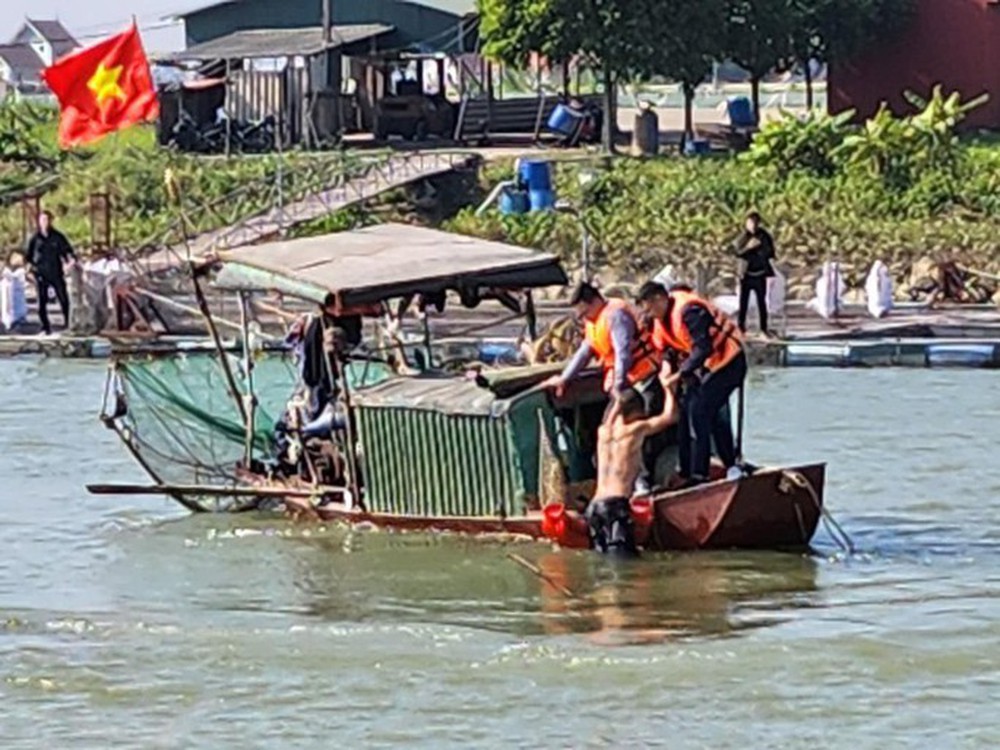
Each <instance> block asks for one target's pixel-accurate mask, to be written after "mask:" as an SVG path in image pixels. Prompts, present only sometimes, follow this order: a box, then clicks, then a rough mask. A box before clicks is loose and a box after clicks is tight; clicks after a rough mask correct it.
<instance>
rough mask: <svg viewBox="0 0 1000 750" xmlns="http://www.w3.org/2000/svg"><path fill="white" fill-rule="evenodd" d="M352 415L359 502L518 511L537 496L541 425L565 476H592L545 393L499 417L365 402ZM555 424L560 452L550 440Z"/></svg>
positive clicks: (450, 510) (400, 508)
mask: <svg viewBox="0 0 1000 750" xmlns="http://www.w3.org/2000/svg"><path fill="white" fill-rule="evenodd" d="M356 414H357V423H358V433H359V438H360V441H361V445H362V450H363V453H364V465H365V472H364V473H365V487H366V502H367V504H368V507H369V509H371V510H372V511H375V512H379V513H398V514H406V515H421V516H442V515H446V516H486V517H496V516H499V515H504V516H513V517H516V516H522V515H524V514H525V513H526V512H527V501H528V499H529V498H531V499H535V498H537V497H538V494H539V454H540V446H541V440H542V439H543V433H542V430H541V424H542V423H544V424H545V430H546V435H545V439H548V440H550V441H552V443H551V446H552V450H553V453H554V454H555V455H556V456H558V457H559V459H560V460H561V462H562V463H563V465H564V466H565V467H566V468H567V474H568V476H569V480H570V481H580V480H582V479H585V478H587V477H589V476H592V474H593V465H592V463H591V462H590V457H589V456H587V455H585V454H583V453H582V452H581V451H580V450H579V448H578V446H577V441H576V438H575V436H574V435H573V434H572V432H571V431H568V430H567V429H566V426H565V425H562V424H561V423H559V422H557V420H556V415H555V412H554V411H553V409H552V407H551V405H550V403H549V399H548V397H547V396H546V395H545V394H544V393H539V392H533V393H529V394H528V395H526V396H523V397H517V398H515V399H514V400H513V401H512V402H511V403H509V404H508V408H507V409H506V411H504V412H503V414H502V416H498V417H494V416H489V415H482V414H474V415H466V414H445V413H442V412H440V411H433V410H426V409H406V408H399V407H394V406H370V405H365V406H360V407H358V409H357V411H356ZM539 415H541V419H539ZM560 430H562V431H563V434H564V436H565V440H564V441H563V443H564V446H565V450H559V448H558V446H557V443H558V440H557V436H558V435H559V431H560Z"/></svg>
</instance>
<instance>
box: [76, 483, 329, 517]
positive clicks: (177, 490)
mask: <svg viewBox="0 0 1000 750" xmlns="http://www.w3.org/2000/svg"><path fill="white" fill-rule="evenodd" d="M87 492H89V493H90V494H91V495H169V496H171V497H176V496H184V495H202V496H204V497H298V498H311V497H317V496H322V495H333V494H343V492H344V488H343V487H334V486H332V485H317V486H316V487H311V488H309V489H305V488H301V489H300V488H297V487H218V486H213V485H197V484H154V485H144V484H88V485H87ZM192 510H197V511H200V512H204V510H203V509H201V508H192Z"/></svg>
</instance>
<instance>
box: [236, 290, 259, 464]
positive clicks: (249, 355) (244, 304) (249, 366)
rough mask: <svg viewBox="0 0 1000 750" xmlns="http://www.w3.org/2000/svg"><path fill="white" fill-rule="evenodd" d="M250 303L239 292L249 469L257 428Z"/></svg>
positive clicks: (246, 457)
mask: <svg viewBox="0 0 1000 750" xmlns="http://www.w3.org/2000/svg"><path fill="white" fill-rule="evenodd" d="M249 305H250V302H249V300H248V299H247V293H246V292H240V328H241V329H242V331H243V371H244V373H246V381H247V388H246V395H245V396H244V399H245V401H244V406H243V408H244V410H245V413H246V415H247V418H246V443H245V446H244V457H245V459H246V463H245V466H246V467H247V469H249V468H250V463H251V461H253V440H254V431H255V429H256V427H257V424H256V422H257V420H256V415H257V394H256V393H254V387H253V368H254V364H253V352H252V351H251V349H250V310H249Z"/></svg>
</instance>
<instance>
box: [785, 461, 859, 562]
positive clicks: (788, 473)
mask: <svg viewBox="0 0 1000 750" xmlns="http://www.w3.org/2000/svg"><path fill="white" fill-rule="evenodd" d="M781 476H782V477H783V478H785V479H787V480H788V481H789V482H791V483H792V484H794V485H795V486H797V487H801V488H802V489H804V490H805V491H806V492H807V493H809V497H811V498H812V501H813V504H814V505H815V506H816V509H817V510H818V511H819V513H820V518H822V519H823V526H824V528H826V532H827V533H828V534H829V535H830V537H831V538H832V539H833V541H834V542H836V543H837V546H838V547H840V548H841V549H842V550H844V552H846V553H847V554H849V555H853V554H854V553H855V552H856V550H857V548H856V547H855V546H854V541H853V540H852V539H851V537H850V535H849V534H848V533H847V532H846V531H844V527H843V526H841V525H840V524H839V523H837V519H835V518H834V517H833V514H832V513H830V511H828V510H827V509H826V508H824V507H823V503H822V502H821V501H820V499H819V494H818V493H817V492H816V488H815V487H813V484H812V482H810V481H809V478H808V477H806V476H805V475H804V474H802V473H801V472H798V471H795V470H794V469H785V470H783V471H782V472H781ZM834 532H836V533H834Z"/></svg>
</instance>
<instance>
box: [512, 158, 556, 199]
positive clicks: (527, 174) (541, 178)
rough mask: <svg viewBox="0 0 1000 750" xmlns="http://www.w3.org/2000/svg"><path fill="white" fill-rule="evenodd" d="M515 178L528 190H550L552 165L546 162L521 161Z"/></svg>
mask: <svg viewBox="0 0 1000 750" xmlns="http://www.w3.org/2000/svg"><path fill="white" fill-rule="evenodd" d="M517 176H518V179H519V180H520V181H521V184H522V185H524V186H525V187H527V188H528V190H550V191H551V190H552V165H551V164H550V163H549V162H547V161H541V160H536V159H522V160H521V163H520V165H519V166H518V172H517Z"/></svg>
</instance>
